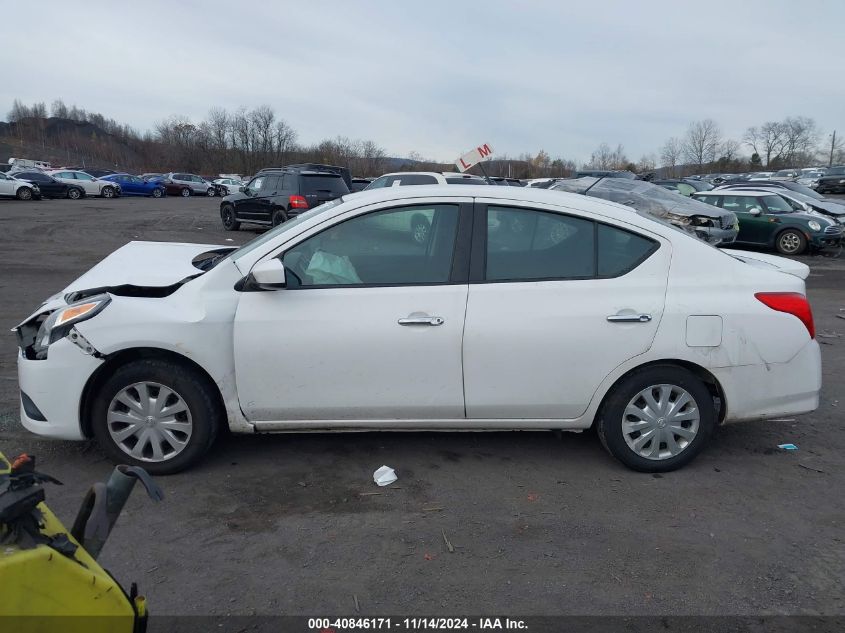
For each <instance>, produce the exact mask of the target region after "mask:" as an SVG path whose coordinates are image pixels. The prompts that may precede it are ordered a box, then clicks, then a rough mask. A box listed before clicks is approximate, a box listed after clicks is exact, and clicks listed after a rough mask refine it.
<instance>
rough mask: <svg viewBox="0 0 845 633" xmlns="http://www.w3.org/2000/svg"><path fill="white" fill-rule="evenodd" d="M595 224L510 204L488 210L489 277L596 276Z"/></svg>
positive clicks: (492, 278)
mask: <svg viewBox="0 0 845 633" xmlns="http://www.w3.org/2000/svg"><path fill="white" fill-rule="evenodd" d="M593 232H594V223H593V222H592V221H590V220H584V219H581V218H575V217H572V216H568V215H563V214H559V213H551V212H546V211H534V210H530V209H518V208H509V207H492V206H491V207H489V208H488V211H487V262H486V270H485V278H486V279H487V280H488V281H531V280H542V279H583V278H591V277H595V275H596V253H595V237H594V235H593Z"/></svg>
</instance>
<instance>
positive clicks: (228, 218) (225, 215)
mask: <svg viewBox="0 0 845 633" xmlns="http://www.w3.org/2000/svg"><path fill="white" fill-rule="evenodd" d="M220 219H221V220H223V228H224V229H226V230H227V231H237V230H238V229H239V228H241V223H240V222H238V220H237V218H236V217H235V209H234V207H232V205H231V204H227V205H225V206H224V207H223V208H222V209H220Z"/></svg>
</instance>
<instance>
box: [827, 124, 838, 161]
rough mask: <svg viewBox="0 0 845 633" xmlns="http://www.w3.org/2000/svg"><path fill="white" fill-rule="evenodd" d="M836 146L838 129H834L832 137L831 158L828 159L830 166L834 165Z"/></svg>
mask: <svg viewBox="0 0 845 633" xmlns="http://www.w3.org/2000/svg"><path fill="white" fill-rule="evenodd" d="M834 147H836V130H833V136H831V138H830V158H829V159H828V161H827V166H828V167H833V149H834Z"/></svg>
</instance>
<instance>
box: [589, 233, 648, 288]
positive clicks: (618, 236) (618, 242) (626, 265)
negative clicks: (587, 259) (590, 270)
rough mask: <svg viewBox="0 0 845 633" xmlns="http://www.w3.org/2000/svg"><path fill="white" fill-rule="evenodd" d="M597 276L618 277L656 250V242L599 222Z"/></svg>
mask: <svg viewBox="0 0 845 633" xmlns="http://www.w3.org/2000/svg"><path fill="white" fill-rule="evenodd" d="M596 243H597V245H598V268H599V270H598V276H599V277H619V276H621V275H624V274H625V273H627V272H629V271H631V270H633V269H634V268H636V267H637V266H639V265H640V264H641V263H642V262H644V261H645V260H646V259H647V258H648V256H649V255H651V254H652V253H653V252H654V251H655V250H657V246H658V244H657V242H655V241H654V240H650V239H648V238H646V237H643V236H642V235H637V234H636V233H631V232H630V231H625V230H623V229H620V228H617V227H615V226H609V225H607V224H599V225H598V229H597V234H596Z"/></svg>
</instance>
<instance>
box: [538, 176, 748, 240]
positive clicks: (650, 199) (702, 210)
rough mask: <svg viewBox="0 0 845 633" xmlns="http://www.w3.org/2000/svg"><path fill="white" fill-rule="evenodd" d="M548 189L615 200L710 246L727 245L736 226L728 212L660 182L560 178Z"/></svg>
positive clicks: (734, 220)
mask: <svg viewBox="0 0 845 633" xmlns="http://www.w3.org/2000/svg"><path fill="white" fill-rule="evenodd" d="M549 190H550V191H568V192H572V193H580V194H583V195H585V196H590V197H595V198H602V199H604V200H611V201H613V202H618V203H620V204H623V205H625V206H626V207H630V208H632V209H635V210H636V211H637V212H639V213H644V214H647V215H650V216H651V217H655V218H659V219H661V220H664V221H666V222H669V223H670V224H674V225H675V226H677V227H678V228H680V229H681V230H683V231H687V232H688V233H691V234H692V235H695V236H696V237H697V238H699V239H702V240H704V241H705V242H709V243H711V244H713V245H714V246H715V245H716V244H720V245H722V246H724V245H725V244H730V243H731V242H733V241H734V239H736V235H737V232H738V230H739V226H738V223H737V219H736V215H734V214H733V213H732V212H730V211H723V210H721V209H713V208H712V207H711V208H708V205H706V204H702V203H701V202H700V201H696V200H692V199H690V198H688V197H686V196H684V195H683V194H681V193H680V192H673V191H667V190H666V189H665V188H664V187H662V186H660V185H654V184H652V183H650V182H645V181H642V180H629V179H622V178H604V177H603V178H592V177H583V178H575V179H571V178H562V179H560V180H557V181H556V182H555V184H553V185H552V186H551V187H549Z"/></svg>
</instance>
